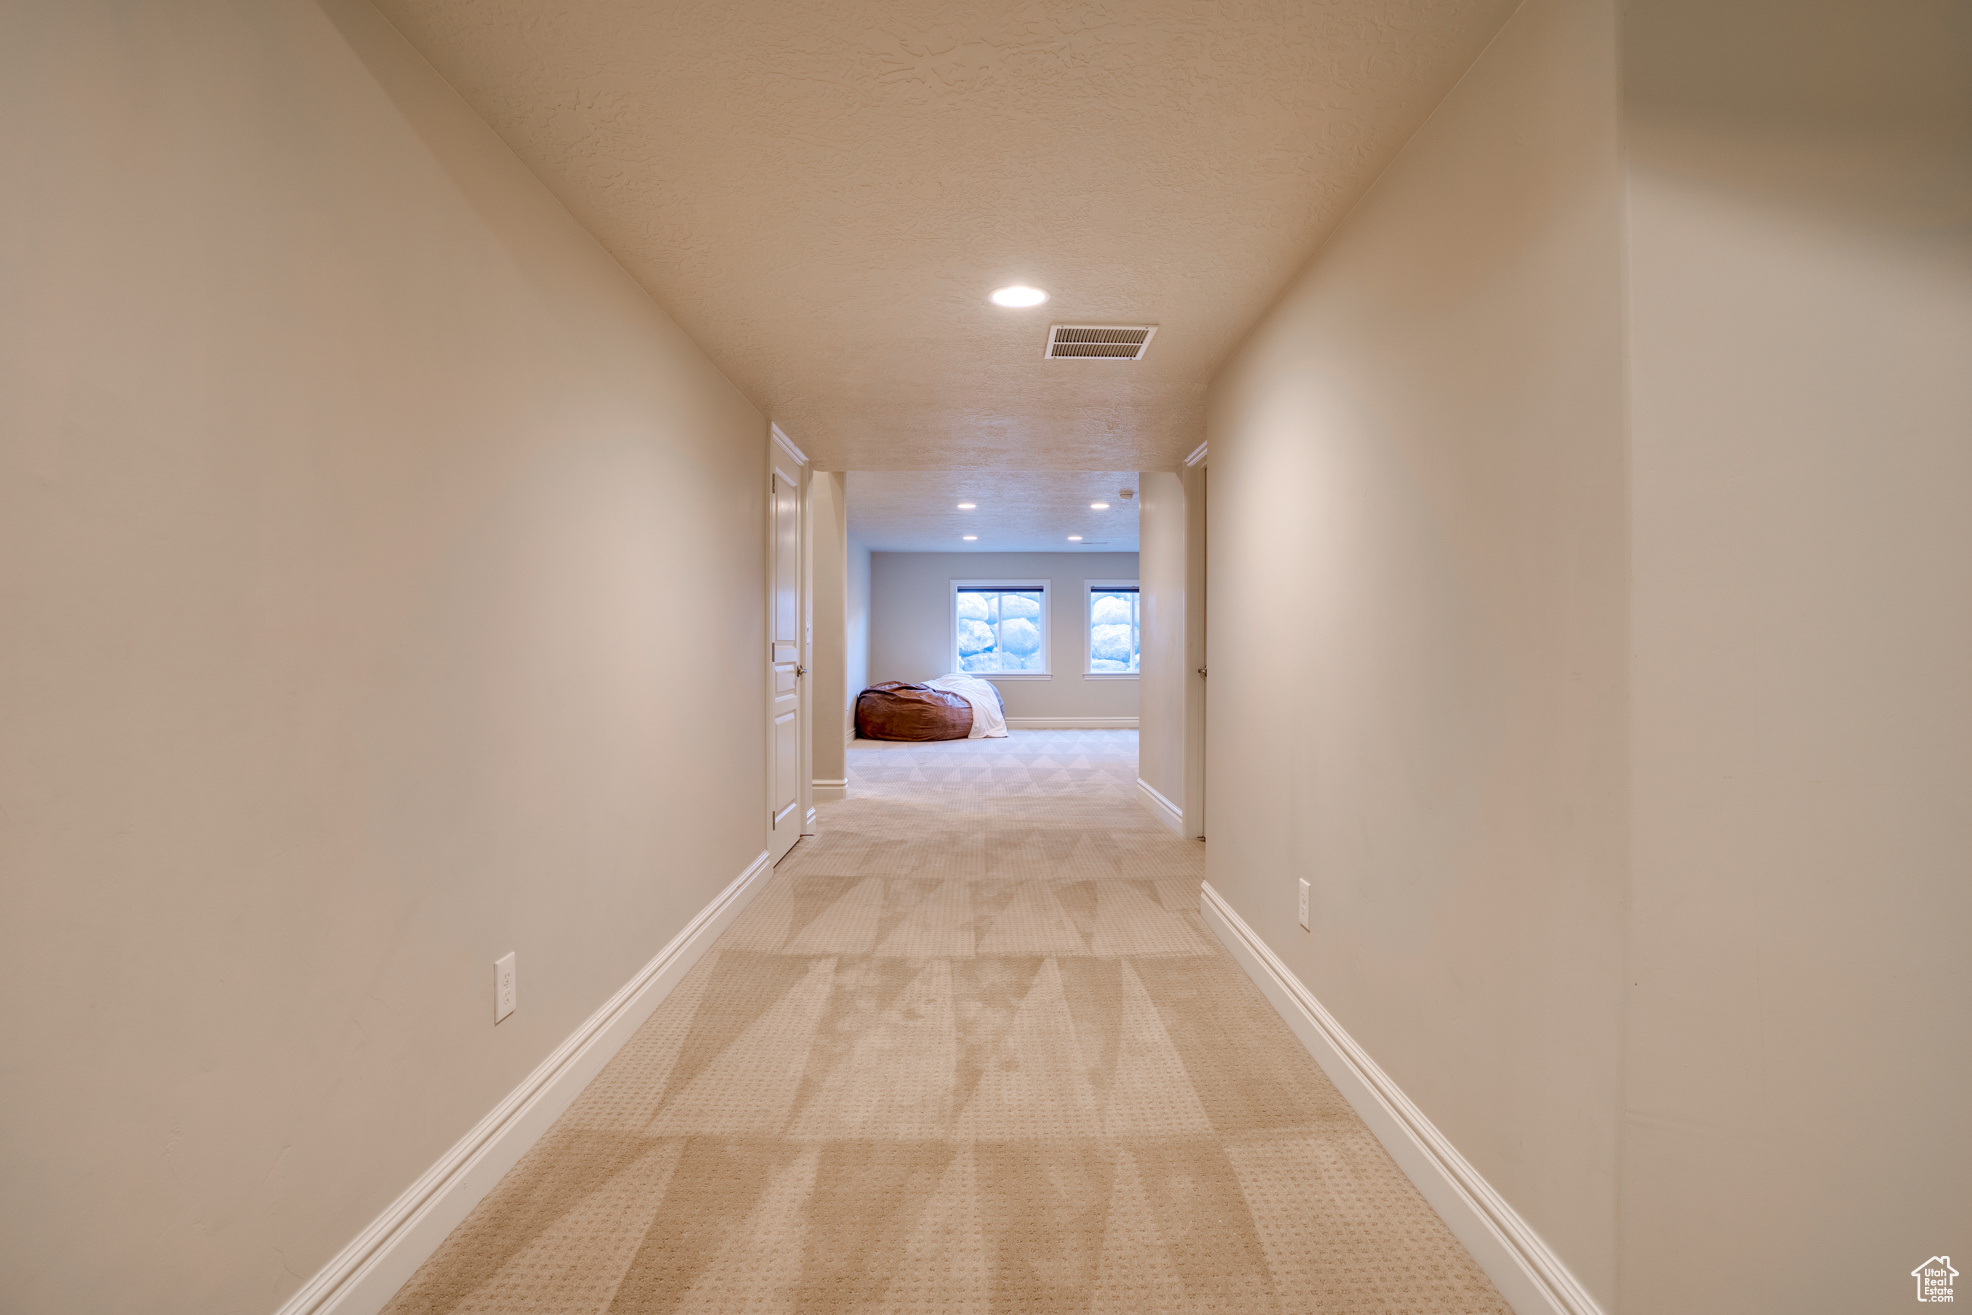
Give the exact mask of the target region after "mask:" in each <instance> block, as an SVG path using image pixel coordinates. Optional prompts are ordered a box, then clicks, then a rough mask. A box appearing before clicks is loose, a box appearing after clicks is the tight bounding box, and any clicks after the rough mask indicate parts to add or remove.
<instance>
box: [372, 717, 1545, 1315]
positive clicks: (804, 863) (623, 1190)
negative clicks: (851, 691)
mask: <svg viewBox="0 0 1972 1315" xmlns="http://www.w3.org/2000/svg"><path fill="white" fill-rule="evenodd" d="M847 757H848V767H847V770H848V780H849V785H848V790H847V797H846V798H844V799H842V800H840V801H837V802H831V803H825V804H823V805H821V806H820V833H819V834H818V835H816V836H813V837H809V838H805V839H803V840H802V841H801V842H800V844H799V845H797V846H796V847H795V849H794V851H793V852H792V853H791V854H790V855H789V856H788V858H787V859H786V860H785V861H784V862H783V863H782V864H781V865H780V867H779V868H778V869H777V870H776V872H775V874H774V877H773V880H772V882H771V884H770V885H769V886H768V887H767V888H766V889H765V890H763V891H762V892H761V893H760V894H759V896H758V897H756V899H755V900H754V902H753V904H752V905H751V906H750V907H749V908H748V909H747V910H746V912H745V913H744V914H743V915H742V916H741V917H740V919H739V920H738V921H737V922H736V923H735V924H734V925H733V926H732V927H731V928H730V929H729V930H728V931H727V932H726V933H725V934H724V935H723V936H722V937H721V938H720V939H719V941H718V942H717V943H716V944H715V945H714V946H713V948H712V949H711V950H710V951H708V953H707V954H706V956H705V957H704V958H703V959H702V960H701V961H700V962H699V963H698V964H697V966H696V967H694V968H693V970H692V971H691V973H690V974H689V975H688V976H687V977H686V978H685V979H684V981H683V982H682V983H680V985H679V986H678V987H677V989H676V990H675V991H674V992H673V993H672V994H671V995H670V996H669V997H668V998H667V999H666V1000H665V1001H664V1002H663V1003H662V1004H661V1005H659V1006H658V1008H657V1010H656V1012H655V1013H654V1014H652V1015H651V1017H650V1019H649V1020H648V1021H647V1022H646V1023H645V1024H644V1026H643V1028H642V1029H641V1030H640V1031H639V1033H638V1034H637V1036H636V1037H635V1038H634V1039H633V1040H632V1041H631V1042H630V1043H629V1044H628V1045H626V1046H625V1047H624V1049H623V1050H622V1051H621V1052H619V1053H618V1055H617V1056H616V1057H615V1059H614V1060H613V1061H612V1062H611V1063H610V1065H609V1066H608V1068H606V1069H605V1070H604V1071H603V1072H602V1073H601V1075H600V1076H598V1077H597V1079H596V1080H595V1081H594V1082H593V1083H592V1084H591V1085H590V1086H589V1088H588V1089H587V1090H586V1091H585V1092H584V1093H583V1094H582V1095H581V1096H580V1097H579V1098H578V1099H577V1101H576V1103H575V1104H574V1105H573V1106H572V1107H571V1108H570V1109H569V1110H568V1111H567V1113H566V1114H565V1115H563V1117H562V1119H561V1120H560V1122H559V1123H558V1124H557V1125H556V1126H555V1127H554V1129H553V1130H552V1131H550V1132H549V1133H548V1135H547V1136H546V1137H544V1138H543V1139H542V1140H541V1141H540V1142H539V1143H538V1144H537V1145H536V1147H535V1148H534V1149H533V1150H532V1151H530V1152H529V1153H528V1155H527V1156H526V1157H525V1158H523V1159H522V1160H521V1162H520V1163H519V1164H518V1165H517V1166H516V1167H515V1168H514V1170H513V1171H512V1172H511V1173H509V1174H508V1175H507V1177H506V1178H505V1179H504V1180H503V1181H502V1182H501V1183H500V1185H499V1186H498V1187H497V1188H495V1189H494V1191H493V1192H492V1193H491V1194H490V1195H489V1196H488V1197H487V1198H486V1199H485V1200H484V1201H483V1202H482V1203H481V1204H480V1206H479V1207H478V1208H477V1209H476V1210H475V1211H474V1212H473V1214H472V1215H471V1217H470V1218H468V1219H467V1220H466V1222H465V1223H464V1224H463V1225H462V1226H461V1227H460V1228H459V1229H458V1230H457V1231H456V1232H455V1233H454V1234H453V1235H452V1236H451V1238H450V1239H448V1240H447V1241H446V1242H445V1244H444V1245H443V1246H442V1247H441V1248H440V1249H439V1250H438V1252H437V1253H436V1254H435V1255H434V1256H433V1257H432V1258H431V1260H430V1261H429V1262H428V1263H426V1265H425V1266H424V1268H423V1269H421V1270H420V1271H419V1272H418V1273H417V1275H416V1276H415V1277H414V1278H413V1279H412V1280H411V1282H410V1283H409V1284H407V1285H406V1286H405V1288H404V1289H403V1291H402V1292H400V1293H399V1294H398V1296H397V1298H396V1300H395V1301H394V1302H392V1303H391V1305H390V1306H389V1307H388V1309H389V1311H391V1312H393V1313H394V1315H410V1313H411V1312H421V1313H429V1315H436V1312H440V1311H445V1312H460V1311H511V1310H522V1309H524V1310H530V1311H556V1312H567V1313H569V1315H574V1313H575V1312H584V1313H585V1315H586V1313H596V1315H600V1312H604V1311H611V1310H617V1311H621V1310H637V1311H655V1310H665V1311H704V1312H723V1311H741V1310H763V1309H772V1310H786V1311H848V1310H882V1311H926V1312H930V1311H947V1310H966V1311H981V1312H984V1311H988V1310H992V1311H999V1310H1023V1311H1031V1310H1096V1311H1150V1310H1164V1309H1180V1308H1182V1309H1194V1308H1210V1309H1215V1310H1225V1311H1303V1310H1316V1309H1319V1310H1323V1311H1330V1312H1354V1311H1387V1310H1408V1311H1445V1312H1451V1311H1457V1312H1461V1315H1475V1313H1477V1312H1500V1313H1501V1315H1504V1313H1505V1312H1506V1311H1507V1309H1508V1308H1507V1306H1506V1305H1505V1303H1504V1302H1503V1301H1501V1299H1500V1298H1499V1296H1498V1294H1497V1293H1496V1292H1495V1291H1494V1290H1493V1288H1492V1286H1491V1284H1490V1283H1489V1282H1488V1281H1487V1279H1486V1277H1485V1275H1484V1274H1483V1273H1481V1272H1480V1270H1479V1268H1478V1266H1477V1265H1476V1264H1474V1262H1473V1261H1472V1259H1471V1257H1470V1256H1468V1255H1467V1253H1466V1252H1465V1251H1464V1249H1463V1248H1462V1247H1461V1246H1460V1245H1459V1243H1458V1242H1457V1241H1456V1240H1455V1239H1454V1238H1453V1237H1452V1235H1451V1233H1450V1232H1449V1231H1448V1230H1447V1229H1446V1228H1445V1226H1444V1224H1443V1223H1442V1222H1441V1221H1440V1220H1439V1218H1438V1216H1437V1215H1436V1214H1435V1213H1433V1211H1432V1209H1431V1207H1430V1206H1429V1205H1428V1204H1426V1203H1425V1201H1424V1200H1423V1198H1422V1197H1420V1196H1419V1195H1418V1193H1417V1191H1416V1190H1415V1189H1414V1188H1413V1187H1412V1185H1411V1183H1410V1181H1409V1180H1408V1179H1406V1178H1405V1177H1404V1175H1403V1173H1402V1172H1401V1171H1400V1170H1399V1169H1398V1168H1397V1166H1396V1165H1395V1164H1394V1163H1393V1162H1392V1161H1391V1160H1390V1158H1389V1156H1388V1155H1386V1154H1385V1153H1384V1151H1383V1148H1382V1147H1381V1146H1380V1145H1379V1144H1378V1143H1377V1141H1376V1140H1375V1138H1374V1137H1373V1136H1372V1135H1371V1134H1370V1132H1369V1130H1368V1129H1367V1128H1366V1127H1365V1126H1364V1125H1363V1123H1362V1122H1361V1121H1360V1120H1359V1119H1358V1118H1357V1117H1356V1115H1355V1114H1354V1113H1353V1112H1352V1111H1351V1110H1350V1108H1349V1107H1348V1105H1347V1104H1346V1103H1345V1102H1344V1101H1343V1100H1342V1098H1341V1097H1340V1096H1339V1095H1338V1094H1337V1093H1336V1091H1335V1088H1334V1087H1333V1086H1331V1085H1330V1083H1329V1082H1328V1080H1327V1078H1326V1077H1324V1076H1323V1074H1322V1073H1321V1071H1320V1070H1319V1069H1318V1068H1317V1067H1316V1066H1315V1064H1314V1063H1313V1061H1312V1060H1311V1059H1310V1058H1309V1056H1308V1054H1307V1052H1306V1051H1305V1050H1303V1049H1302V1047H1301V1045H1300V1044H1299V1043H1298V1042H1297V1041H1296V1040H1295V1038H1294V1036H1293V1035H1292V1033H1290V1032H1289V1031H1288V1029H1287V1027H1286V1025H1285V1024H1284V1023H1282V1021H1281V1020H1280V1018H1279V1017H1278V1016H1277V1015H1276V1014H1275V1013H1274V1011H1273V1009H1272V1008H1271V1007H1270V1006H1269V1005H1268V1004H1267V1002H1266V1001H1265V999H1263V998H1262V997H1261V995H1260V993H1259V992H1258V991H1257V990H1256V989H1255V988H1254V986H1253V984H1252V983H1251V981H1250V980H1249V979H1248V978H1247V977H1246V976H1245V974H1244V973H1243V972H1241V971H1240V969H1239V967H1238V966H1237V965H1236V964H1235V963H1234V961H1233V959H1232V958H1231V956H1230V955H1229V954H1228V953H1227V952H1226V951H1225V950H1224V949H1222V948H1221V947H1220V945H1219V943H1218V942H1217V941H1216V940H1215V939H1214V938H1213V936H1212V935H1211V934H1210V932H1208V931H1207V930H1206V927H1205V924H1204V922H1203V921H1202V919H1201V917H1200V915H1199V883H1200V881H1201V879H1202V876H1203V871H1204V855H1203V851H1204V845H1203V844H1202V843H1201V842H1199V841H1196V840H1182V839H1179V838H1178V837H1176V836H1175V835H1173V834H1172V833H1171V832H1170V831H1169V830H1168V829H1166V828H1165V827H1164V826H1162V825H1160V824H1159V823H1158V822H1157V821H1156V820H1155V819H1154V818H1152V817H1151V816H1150V814H1149V813H1148V812H1147V811H1145V809H1144V808H1143V807H1142V806H1141V805H1140V804H1139V803H1138V802H1137V801H1136V799H1135V797H1134V784H1135V780H1136V775H1137V761H1136V760H1137V733H1136V732H1135V731H1114V730H1093V731H1088V730H1015V731H1013V732H1012V733H1011V734H1010V735H1009V736H1008V737H1007V738H1005V739H992V740H953V741H941V742H931V743H881V744H879V743H877V742H873V741H857V742H856V743H855V744H854V745H852V747H851V748H850V749H849V751H848V755H847Z"/></svg>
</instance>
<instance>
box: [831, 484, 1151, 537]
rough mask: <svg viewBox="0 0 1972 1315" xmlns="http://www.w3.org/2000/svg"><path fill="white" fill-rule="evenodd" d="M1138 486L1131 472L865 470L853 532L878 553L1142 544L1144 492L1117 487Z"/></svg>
mask: <svg viewBox="0 0 1972 1315" xmlns="http://www.w3.org/2000/svg"><path fill="white" fill-rule="evenodd" d="M1136 487H1137V474H1136V472H1135V471H1132V470H1111V471H1074V472H1070V471H1059V470H1048V471H1032V470H971V471H966V470H936V471H923V470H908V471H906V470H881V471H862V470H859V471H854V472H852V473H851V474H850V476H849V532H850V533H851V534H853V535H855V536H856V538H857V539H858V540H860V541H861V542H862V543H864V544H866V545H867V546H868V547H870V548H871V549H873V550H874V551H876V552H1075V551H1078V550H1079V551H1086V552H1135V551H1136V550H1137V500H1136V498H1135V497H1129V498H1125V497H1122V496H1121V495H1120V494H1119V492H1118V490H1121V489H1130V490H1131V491H1132V492H1134V491H1135V489H1136ZM961 502H971V503H976V504H977V507H976V508H975V509H974V510H972V511H960V510H959V509H958V504H959V503H961ZM1092 502H1107V503H1108V504H1109V510H1107V511H1095V510H1093V509H1092V508H1091V507H1090V506H1089V504H1090V503H1092ZM968 534H976V535H978V536H979V540H978V542H976V543H967V542H966V541H965V537H964V536H966V535H968ZM1071 534H1079V535H1081V536H1083V542H1081V543H1070V542H1068V536H1069V535H1071Z"/></svg>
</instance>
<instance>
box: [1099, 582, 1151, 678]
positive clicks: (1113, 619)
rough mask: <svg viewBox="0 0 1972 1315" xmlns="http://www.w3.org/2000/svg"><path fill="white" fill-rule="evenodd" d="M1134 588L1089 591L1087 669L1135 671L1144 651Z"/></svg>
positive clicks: (1100, 588) (1121, 671) (1119, 671)
mask: <svg viewBox="0 0 1972 1315" xmlns="http://www.w3.org/2000/svg"><path fill="white" fill-rule="evenodd" d="M1138 620H1139V618H1138V615H1137V591H1136V590H1135V589H1104V588H1102V587H1100V586H1098V587H1096V588H1093V589H1090V590H1089V670H1090V671H1092V672H1105V671H1107V672H1115V673H1117V674H1119V675H1120V674H1122V673H1124V672H1134V671H1136V669H1137V662H1138V660H1139V659H1140V658H1141V657H1142V653H1143V631H1142V629H1141V627H1140V626H1139V624H1138Z"/></svg>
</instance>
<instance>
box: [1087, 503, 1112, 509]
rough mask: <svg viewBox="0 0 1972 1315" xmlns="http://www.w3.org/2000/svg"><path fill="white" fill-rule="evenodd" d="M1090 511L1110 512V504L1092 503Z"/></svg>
mask: <svg viewBox="0 0 1972 1315" xmlns="http://www.w3.org/2000/svg"><path fill="white" fill-rule="evenodd" d="M1089 510H1090V511H1108V510H1109V504H1108V503H1106V502H1091V503H1090V504H1089Z"/></svg>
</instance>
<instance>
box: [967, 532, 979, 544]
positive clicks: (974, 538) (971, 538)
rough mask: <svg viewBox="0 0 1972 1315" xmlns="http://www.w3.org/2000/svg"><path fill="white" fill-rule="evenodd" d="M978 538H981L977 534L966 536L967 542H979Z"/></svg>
mask: <svg viewBox="0 0 1972 1315" xmlns="http://www.w3.org/2000/svg"><path fill="white" fill-rule="evenodd" d="M978 540H979V536H978V535H976V534H968V535H966V536H965V541H966V542H967V543H976V542H978Z"/></svg>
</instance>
